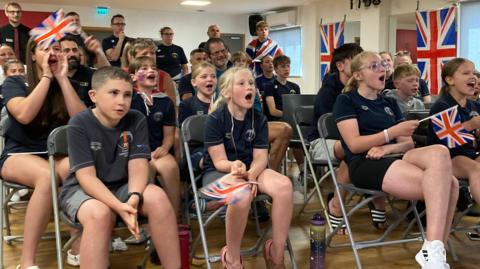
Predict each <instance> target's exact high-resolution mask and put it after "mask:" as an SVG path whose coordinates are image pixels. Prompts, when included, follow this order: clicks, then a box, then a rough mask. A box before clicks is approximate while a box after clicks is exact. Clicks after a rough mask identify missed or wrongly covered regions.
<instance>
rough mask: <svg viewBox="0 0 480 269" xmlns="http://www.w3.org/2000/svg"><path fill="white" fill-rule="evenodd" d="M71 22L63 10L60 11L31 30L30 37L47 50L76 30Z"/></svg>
mask: <svg viewBox="0 0 480 269" xmlns="http://www.w3.org/2000/svg"><path fill="white" fill-rule="evenodd" d="M71 22H72V20H71V19H70V18H66V17H65V16H64V13H63V10H62V9H59V10H57V11H55V12H53V13H52V14H51V15H50V16H48V17H47V18H46V19H45V20H44V21H42V22H41V23H40V24H39V25H37V27H35V28H33V29H32V30H30V35H31V36H33V37H34V38H35V39H34V40H35V42H36V43H37V44H38V45H39V46H40V47H42V48H47V47H49V46H50V45H51V44H53V43H55V42H56V41H58V40H60V39H61V38H62V37H64V36H65V35H66V34H67V33H69V32H71V31H72V30H74V29H75V28H76V26H75V25H73V24H72V23H71Z"/></svg>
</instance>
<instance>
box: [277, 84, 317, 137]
mask: <svg viewBox="0 0 480 269" xmlns="http://www.w3.org/2000/svg"><path fill="white" fill-rule="evenodd" d="M315 97H316V95H315V94H283V95H282V102H283V117H282V119H283V121H285V122H286V123H288V124H290V126H292V127H293V126H294V125H295V121H294V119H293V117H294V115H295V109H296V108H297V107H300V106H312V107H313V105H314V102H315ZM312 117H313V115H312ZM292 139H298V132H297V130H296V129H295V128H293V134H292Z"/></svg>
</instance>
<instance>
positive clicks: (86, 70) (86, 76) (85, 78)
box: [71, 65, 95, 107]
mask: <svg viewBox="0 0 480 269" xmlns="http://www.w3.org/2000/svg"><path fill="white" fill-rule="evenodd" d="M93 73H95V69H93V68H90V67H85V66H83V65H80V66H78V68H77V72H75V74H73V76H72V77H71V79H72V80H74V81H75V82H76V83H78V85H79V86H80V94H81V96H80V98H82V100H83V101H84V103H85V106H87V107H91V106H93V102H92V100H91V99H90V96H89V95H88V91H89V90H91V89H92V77H93Z"/></svg>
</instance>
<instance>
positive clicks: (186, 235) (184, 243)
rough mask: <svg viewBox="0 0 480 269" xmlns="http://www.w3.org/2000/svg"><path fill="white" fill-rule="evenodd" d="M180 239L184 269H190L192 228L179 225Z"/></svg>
mask: <svg viewBox="0 0 480 269" xmlns="http://www.w3.org/2000/svg"><path fill="white" fill-rule="evenodd" d="M178 239H179V240H180V257H181V259H182V269H190V227H188V225H186V224H179V225H178Z"/></svg>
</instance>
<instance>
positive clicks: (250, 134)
mask: <svg viewBox="0 0 480 269" xmlns="http://www.w3.org/2000/svg"><path fill="white" fill-rule="evenodd" d="M245 136H246V139H247V141H248V142H252V141H253V140H254V139H255V130H253V129H248V130H247V131H246V132H245Z"/></svg>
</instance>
